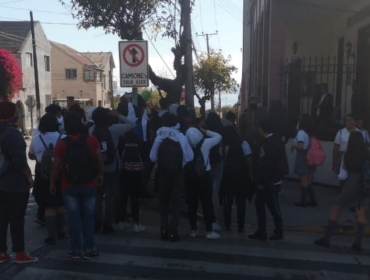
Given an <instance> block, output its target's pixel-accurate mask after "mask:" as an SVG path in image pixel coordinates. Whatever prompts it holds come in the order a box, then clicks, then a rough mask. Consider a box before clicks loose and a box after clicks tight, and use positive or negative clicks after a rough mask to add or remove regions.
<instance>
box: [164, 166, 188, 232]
mask: <svg viewBox="0 0 370 280" xmlns="http://www.w3.org/2000/svg"><path fill="white" fill-rule="evenodd" d="M158 176H159V177H158V180H159V181H158V182H159V200H160V214H161V231H168V232H169V234H171V235H178V227H179V219H180V214H181V204H182V199H181V198H182V193H183V176H182V175H180V176H171V175H168V174H163V173H159V174H158ZM170 208H171V209H172V213H171V214H172V215H171V219H170V221H169V220H168V218H169V215H170Z"/></svg>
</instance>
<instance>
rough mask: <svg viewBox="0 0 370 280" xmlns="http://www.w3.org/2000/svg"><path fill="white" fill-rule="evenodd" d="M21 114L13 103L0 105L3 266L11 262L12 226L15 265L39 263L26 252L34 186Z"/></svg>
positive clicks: (0, 245)
mask: <svg viewBox="0 0 370 280" xmlns="http://www.w3.org/2000/svg"><path fill="white" fill-rule="evenodd" d="M18 121H19V114H18V112H17V106H16V105H15V104H14V103H11V102H0V264H1V263H5V262H9V261H12V260H13V258H12V256H11V255H9V254H8V253H7V250H8V246H7V235H8V227H9V226H10V234H11V237H12V246H13V248H12V249H13V252H15V253H16V256H15V258H14V262H15V263H18V264H26V263H32V262H37V258H35V257H31V256H30V255H29V254H28V253H26V252H25V246H24V218H25V214H26V210H27V204H28V198H29V193H30V189H32V187H33V179H32V174H31V170H30V168H29V166H28V163H27V155H26V143H25V141H24V139H23V136H22V133H21V132H20V131H19V130H18V129H17V127H18Z"/></svg>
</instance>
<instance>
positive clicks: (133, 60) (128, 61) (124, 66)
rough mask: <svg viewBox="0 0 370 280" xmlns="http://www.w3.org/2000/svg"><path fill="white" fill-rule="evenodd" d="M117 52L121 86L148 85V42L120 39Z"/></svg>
mask: <svg viewBox="0 0 370 280" xmlns="http://www.w3.org/2000/svg"><path fill="white" fill-rule="evenodd" d="M119 54H120V83H121V87H147V86H149V72H148V42H147V41H121V42H119Z"/></svg>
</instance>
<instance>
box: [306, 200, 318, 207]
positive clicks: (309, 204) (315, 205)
mask: <svg viewBox="0 0 370 280" xmlns="http://www.w3.org/2000/svg"><path fill="white" fill-rule="evenodd" d="M307 206H312V207H317V206H318V204H317V202H316V201H310V202H309V203H307Z"/></svg>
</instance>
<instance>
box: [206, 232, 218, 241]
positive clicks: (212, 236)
mask: <svg viewBox="0 0 370 280" xmlns="http://www.w3.org/2000/svg"><path fill="white" fill-rule="evenodd" d="M220 237H221V235H219V234H218V233H216V232H214V231H212V232H207V234H206V238H207V239H219V238H220Z"/></svg>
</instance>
